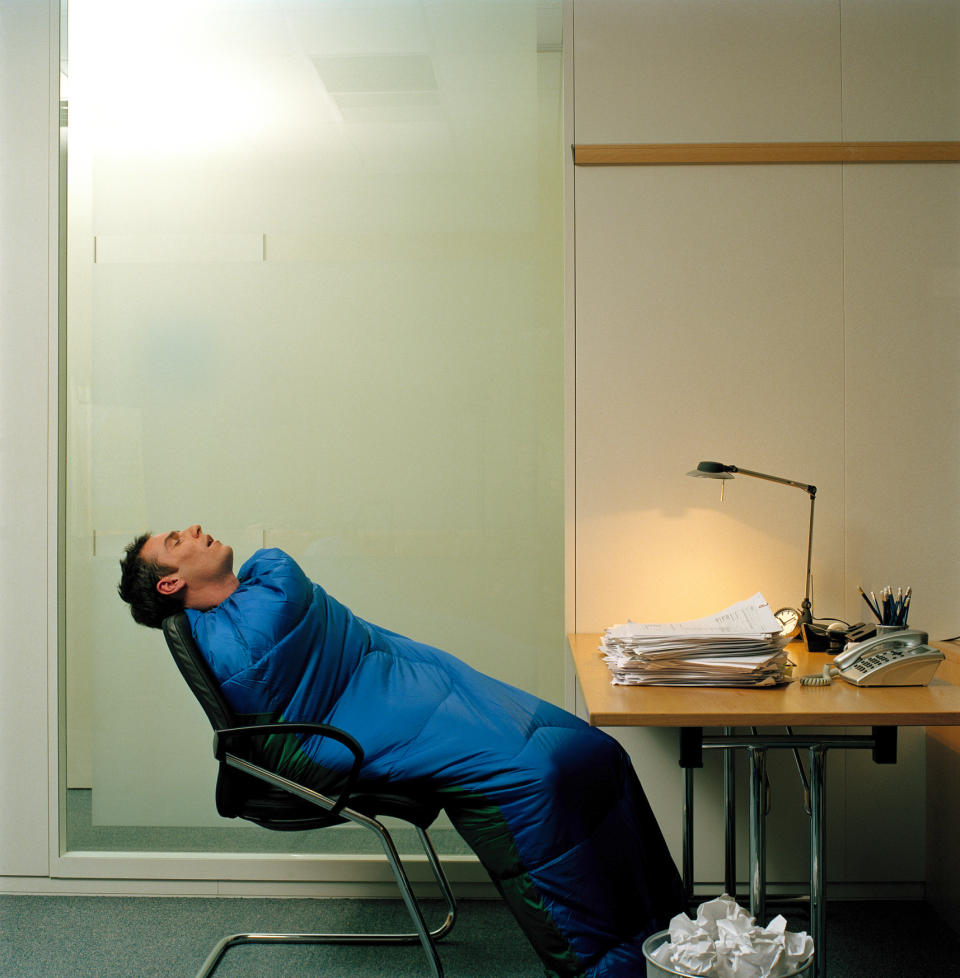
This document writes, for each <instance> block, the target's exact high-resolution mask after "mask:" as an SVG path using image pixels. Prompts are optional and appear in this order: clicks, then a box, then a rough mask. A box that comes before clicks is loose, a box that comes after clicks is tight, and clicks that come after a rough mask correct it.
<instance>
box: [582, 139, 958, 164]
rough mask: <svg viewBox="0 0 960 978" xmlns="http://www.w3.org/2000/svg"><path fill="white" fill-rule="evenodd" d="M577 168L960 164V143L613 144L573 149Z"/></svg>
mask: <svg viewBox="0 0 960 978" xmlns="http://www.w3.org/2000/svg"><path fill="white" fill-rule="evenodd" d="M573 162H574V163H575V164H576V165H577V166H657V165H659V166H663V165H682V164H701V165H702V164H726V163H734V164H736V163H958V162H960V142H926V143H923V142H884V143H844V142H837V143H619V144H618V143H610V144H600V143H597V144H579V145H575V146H574V147H573Z"/></svg>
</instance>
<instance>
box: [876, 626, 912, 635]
mask: <svg viewBox="0 0 960 978" xmlns="http://www.w3.org/2000/svg"><path fill="white" fill-rule="evenodd" d="M906 628H907V626H906V625H877V635H892V634H893V633H894V632H903V631H906Z"/></svg>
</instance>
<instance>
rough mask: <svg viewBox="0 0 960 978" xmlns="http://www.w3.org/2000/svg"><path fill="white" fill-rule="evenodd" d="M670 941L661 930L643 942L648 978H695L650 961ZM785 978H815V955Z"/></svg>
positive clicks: (665, 932)
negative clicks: (662, 945) (652, 954)
mask: <svg viewBox="0 0 960 978" xmlns="http://www.w3.org/2000/svg"><path fill="white" fill-rule="evenodd" d="M669 940H670V931H667V930H661V931H658V932H657V933H656V934H651V935H650V936H649V937H648V938H647V939H646V940H645V941H644V942H643V956H644V957H645V958H646V959H647V978H695V976H691V975H688V974H687V972H685V971H673V970H672V969H671V968H665V967H664V966H663V965H662V964H658V963H657V962H656V961H651V960H650V954H651V952H652V951H654V950H655V949H656V948H658V947H660V945H661V944H666V943H667V941H669ZM783 978H813V955H812V954H811V955H810V957H809V958H807V959H806V961H803V962H801V963H800V964H798V965H797V966H796V967H795V968H794V969H793V970H792V971H788V972H786V973H785V974H784V975H783Z"/></svg>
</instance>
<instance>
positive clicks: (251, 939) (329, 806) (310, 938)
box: [163, 614, 457, 978]
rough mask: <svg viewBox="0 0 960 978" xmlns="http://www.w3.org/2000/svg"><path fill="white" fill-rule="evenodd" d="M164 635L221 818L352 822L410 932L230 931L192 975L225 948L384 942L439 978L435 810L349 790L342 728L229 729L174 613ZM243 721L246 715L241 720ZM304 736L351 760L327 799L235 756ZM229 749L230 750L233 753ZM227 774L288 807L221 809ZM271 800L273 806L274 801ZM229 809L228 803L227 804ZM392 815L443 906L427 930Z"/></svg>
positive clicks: (182, 619)
mask: <svg viewBox="0 0 960 978" xmlns="http://www.w3.org/2000/svg"><path fill="white" fill-rule="evenodd" d="M163 632H164V636H165V637H166V639H167V644H168V645H169V647H170V650H171V653H172V654H173V658H174V661H175V663H176V665H177V667H178V668H179V669H180V672H181V673H182V674H183V676H184V678H185V679H186V680H187V684H188V685H189V686H190V689H191V691H192V692H193V693H194V695H195V696H196V697H197V699H198V700H199V701H200V704H201V706H202V707H203V708H204V712H205V713H206V714H207V718H208V719H209V720H210V723H211V725H212V726H213V728H214V739H213V752H214V756H215V757H216V758H217V760H218V761H219V762H220V780H219V781H218V790H217V801H218V810H220V812H221V814H223V815H227V816H228V817H230V816H232V817H237V816H239V817H241V818H244V817H246V818H248V819H249V820H250V821H253V822H255V823H256V824H259V825H262V826H263V827H265V828H272V829H288V830H289V829H299V828H304V829H308V828H323V827H327V826H330V825H337V824H340V823H341V822H344V821H347V822H352V823H354V824H356V825H361V826H363V827H365V828H367V829H369V830H370V831H372V832H374V833H375V834H376V836H377V838H378V839H379V841H380V844H381V846H382V848H383V852H384V855H385V856H386V858H387V862H388V863H389V864H390V869H391V870H392V872H393V875H394V879H395V880H396V883H397V886H398V888H399V890H400V895H401V897H402V898H403V902H404V905H405V907H406V909H407V912H408V913H409V915H410V919H411V921H412V923H413V927H414V930H413V931H412V932H405V933H366V934H364V933H345V934H336V933H313V934H310V933H303V934H267V933H245V934H231V935H229V936H227V937H224V938H223V939H222V940H220V941H219V942H218V943H217V945H216V946H215V947H214V948H213V950H212V951H211V952H210V953H209V955H208V956H207V958H206V960H205V961H204V963H203V965H202V967H201V968H200V971H199V972H197V978H209V976H210V975H211V974H212V973H213V972H214V970H215V969H216V967H217V965H218V964H219V963H220V961H221V960H222V958H223V956H224V954H226V952H227V951H228V950H229V949H230V948H231V947H235V946H238V945H241V944H388V945H398V944H399V945H403V944H416V943H418V942H419V943H420V945H421V947H422V948H423V951H424V953H425V954H426V956H427V962H428V965H429V967H430V975H431V976H432V978H443V965H442V964H441V961H440V956H439V954H438V953H437V948H436V945H435V943H434V942H435V941H438V940H440V939H441V938H443V937H445V936H446V935H447V934H448V933H449V932H450V931H451V930H452V929H453V925H454V923H455V922H456V918H457V904H456V900H455V898H454V896H453V891H452V890H451V888H450V884H449V881H448V880H447V877H446V874H445V873H444V871H443V867H442V866H441V865H440V860H439V859H438V857H437V854H436V850H435V849H434V847H433V843H432V842H431V841H430V837H429V836H428V834H427V827H428V826H429V823H430V822H432V821H433V818H434V817H435V816H436V813H437V811H438V810H439V806H437V807H434V806H433V805H431V804H430V803H428V802H424V801H423V800H421V799H417V798H416V797H408V796H405V795H403V794H399V793H397V794H376V793H373V792H368V791H366V790H364V789H363V788H360V789H359V790H356V791H355V790H354V789H355V788H356V784H357V779H358V776H359V772H360V766H361V764H362V761H363V750H362V748H361V747H360V745H359V744H358V743H357V742H356V740H354V739H353V738H352V737H351V736H350V735H349V734H347V733H346V732H345V731H343V730H340V729H339V728H337V727H331V726H329V725H328V724H322V723H283V722H281V723H248V724H246V725H244V726H235V725H234V723H235V722H236V720H237V719H241V718H240V717H236V715H235V714H233V713H232V711H231V709H230V706H229V704H227V702H226V699H225V698H224V697H223V694H222V693H221V691H220V688H219V685H218V684H217V683H216V680H215V679H214V678H213V675H212V673H211V672H210V670H209V668H208V667H207V665H206V662H205V661H204V660H203V657H202V654H201V653H200V651H199V649H197V647H196V644H195V643H194V642H193V639H192V635H191V633H190V630H189V624H188V623H187V621H186V616H185V615H183V614H179V615H174V616H172V617H171V618H168V619H167V620H166V621H164V623H163ZM242 719H246V718H242ZM277 733H283V734H291V735H294V734H308V735H312V736H325V737H330V738H331V739H333V740H335V741H337V742H338V743H340V744H342V745H343V746H344V747H345V748H347V749H348V750H349V751H350V753H351V754H352V755H353V764H352V767H351V769H350V771H349V773H348V774H347V775H346V778H345V779H344V781H343V784H342V787H340V791H339V795H338V797H337V798H331V797H329V796H327V795H325V794H322V793H321V792H319V791H316V790H314V789H312V788H308V787H307V786H306V785H302V784H299V783H297V782H296V781H292V780H290V779H289V778H285V777H283V776H282V775H280V774H277V773H276V772H274V771H271V770H269V769H268V768H266V767H263V766H262V765H260V764H258V763H256V762H255V761H254V760H251V759H250V758H249V757H243V756H241V752H240V751H239V750H238V748H237V746H235V745H238V744H242V743H243V742H244V741H251V740H254V739H255V738H259V737H263V736H264V735H267V734H277ZM235 751H237V752H235ZM227 769H230V770H234V771H238V772H241V777H242V776H243V775H246V776H248V777H252V778H255V779H257V780H258V781H260V782H262V783H263V784H265V785H267V786H268V787H269V788H270V789H274V791H276V790H279V791H280V792H281V793H282V795H281V797H283V796H286V795H289V796H290V800H291V805H292V806H294V807H295V810H293V811H292V812H291V813H290V814H289V815H287V813H285V812H283V811H282V810H281V811H278V812H277V813H276V815H274V813H272V812H271V813H270V814H267V815H266V816H263V817H261V816H259V815H250V814H247V815H245V814H244V812H243V805H242V802H241V804H240V806H239V808H238V810H236V811H233V810H230V811H226V810H223V808H222V806H221V796H220V790H221V786H222V785H224V784H225V782H226V781H227V780H228V779H227V778H226V777H225V775H226V772H227ZM302 802H307V803H308V805H309V806H310V807H311V808H312V807H313V806H316V809H317V811H316V816H315V817H311V816H309V815H307V814H305V811H304V806H303V805H302ZM275 803H276V802H275V799H274V804H275ZM228 807H230V806H228ZM383 815H394V816H396V817H398V818H400V819H402V820H404V821H406V822H408V823H409V824H410V825H412V826H413V827H414V828H415V829H416V830H417V835H418V838H419V840H420V845H421V846H422V848H423V852H424V854H425V856H426V859H427V862H428V863H429V865H430V869H431V871H432V873H433V877H434V879H435V880H436V883H437V885H438V887H439V888H440V893H441V895H442V896H443V899H444V901H445V903H446V916H445V917H444V920H443V922H442V923H440V924H439V926H437V927H435V928H434V929H432V930H431V929H430V928H429V927H428V925H427V923H426V920H425V917H424V914H423V911H422V909H421V907H420V904H419V902H418V900H417V898H416V896H415V895H414V892H413V888H412V886H411V884H410V880H409V878H408V876H407V873H406V871H405V869H404V867H403V863H402V861H401V859H400V854H399V853H398V852H397V848H396V845H395V844H394V842H393V839H392V838H391V836H390V833H389V831H388V830H387V828H386V826H385V825H384V824H383V823H382V822H381V821H380V819H379V817H378V816H383Z"/></svg>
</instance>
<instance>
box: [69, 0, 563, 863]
mask: <svg viewBox="0 0 960 978" xmlns="http://www.w3.org/2000/svg"><path fill="white" fill-rule="evenodd" d="M560 20H561V18H560V0H547V2H544V0H517V2H509V3H507V2H504V3H500V2H473V3H468V2H453V0H449V2H419V0H384V2H380V3H374V2H370V3H358V2H356V0H343V2H322V0H316V2H297V3H294V2H286V3H284V2H280V0H277V2H271V0H232V2H231V0H220V2H216V0H179V2H167V3H164V4H160V5H158V4H156V3H149V4H148V3H146V2H140V0H137V2H134V0H72V2H71V4H70V20H69V36H70V43H69V50H70V63H69V69H68V71H69V81H68V86H69V88H68V95H69V106H70V127H69V212H68V227H69V231H68V249H69V258H68V274H69V281H68V296H69V299H68V464H67V478H68V503H67V505H68V518H67V526H68V531H67V532H68V542H67V628H66V634H67V660H66V661H67V681H68V701H69V706H68V709H69V723H68V756H69V782H70V786H71V789H72V790H71V801H70V806H69V807H70V816H71V818H70V821H69V825H70V828H69V829H68V839H67V841H68V848H83V849H100V848H108V849H111V848H119V849H138V850H144V849H165V850H170V849H184V850H186V849H211V850H213V849H223V848H226V849H237V848H246V847H248V846H249V847H256V848H266V847H268V846H270V845H271V843H272V840H271V839H270V836H272V833H263V832H256V833H251V832H250V831H249V829H245V828H237V827H236V823H228V822H225V821H224V820H221V819H220V818H219V817H218V816H217V815H216V812H215V810H214V807H213V784H214V779H215V762H214V761H213V759H212V757H210V756H209V743H210V731H209V728H208V726H207V723H206V720H205V718H204V716H203V714H202V712H201V711H200V709H199V707H198V706H197V705H196V703H195V702H194V701H193V699H192V697H191V695H190V693H189V691H188V690H187V688H186V686H185V685H184V684H183V682H182V680H181V678H180V676H179V674H178V673H177V671H176V669H175V668H174V666H173V664H172V662H171V661H170V659H169V656H168V654H167V652H166V649H165V645H164V642H163V639H162V637H161V635H160V634H159V633H158V632H156V631H152V630H147V629H142V628H139V627H137V626H135V625H134V624H133V623H132V621H131V620H130V618H129V615H128V613H127V610H126V608H125V606H124V605H122V604H121V602H120V601H119V600H118V599H117V597H116V583H117V577H118V568H117V559H118V557H119V555H120V553H121V552H122V548H123V546H124V545H125V543H127V542H128V541H129V540H130V539H132V538H133V537H134V536H135V535H136V534H138V533H140V532H143V531H144V530H147V529H150V530H152V531H154V532H157V531H160V530H166V529H170V528H173V527H181V526H185V525H188V524H190V523H193V522H197V521H199V522H201V523H203V524H204V527H205V528H208V529H209V530H210V531H211V532H213V533H214V534H215V535H216V536H217V537H219V538H220V539H223V540H226V541H228V542H230V543H232V544H233V546H234V548H235V552H236V561H235V566H239V564H240V562H242V561H243V560H245V559H246V557H248V556H249V555H250V554H251V553H252V552H253V551H254V550H255V549H257V548H258V547H261V546H265V545H266V546H279V547H282V548H283V549H285V550H287V551H288V552H289V553H291V554H292V555H293V556H294V557H295V558H296V559H297V560H299V561H300V562H301V564H302V565H303V567H304V569H305V570H306V571H307V573H308V574H309V575H310V576H311V577H312V578H313V579H314V580H317V581H318V582H320V583H322V584H323V586H324V587H326V588H327V589H328V590H330V591H331V592H332V593H333V594H334V595H335V596H336V597H338V598H339V599H340V600H342V601H344V602H345V603H347V604H348V605H350V606H351V607H353V608H354V610H356V611H357V612H358V613H359V614H361V615H363V616H364V617H366V618H370V619H372V620H374V621H377V622H378V623H381V624H383V625H386V626H387V627H390V628H392V629H394V630H396V631H400V632H404V633H406V634H410V635H413V636H414V637H416V638H418V639H421V640H423V641H427V642H430V643H432V644H435V645H439V646H440V647H442V648H446V649H448V650H450V651H451V652H453V653H455V654H456V655H458V656H460V657H461V658H463V659H465V660H467V661H469V662H470V663H471V664H473V665H475V666H477V667H478V668H480V669H482V670H484V671H485V672H489V673H492V674H494V675H496V676H498V677H500V678H502V679H505V680H507V681H508V682H511V683H514V684H516V685H518V686H521V687H523V688H526V689H529V690H531V691H534V692H536V693H538V694H539V695H541V696H544V697H546V698H549V699H553V700H554V701H558V700H559V698H560V694H561V675H562V648H563V645H562V641H563V634H562V631H563V629H562V609H561V601H562V597H561V596H562V580H561V574H562V539H561V537H562V476H563V473H562V431H561V425H562V404H561V399H562V308H561V307H562V282H561V276H562V255H561V251H562V232H561V223H562V216H561V206H562V205H561V200H562V192H561V178H562V176H561V171H562V163H561V161H562V155H561V151H560V120H561V111H560V96H561V92H560V85H561V63H560V58H561V55H560V44H559V35H560ZM184 827H189V828H188V829H186V830H185V829H184ZM344 831H345V832H347V831H350V830H344ZM352 834H353V833H352V832H351V835H350V836H345V838H346V839H347V840H349V841H347V842H345V843H343V845H345V846H346V847H350V846H352V845H354V842H353V841H352V840H351V836H352ZM446 834H448V835H449V838H447V839H445V838H443V835H446ZM330 835H331V834H330V833H329V832H328V833H317V838H316V840H315V841H314V840H312V839H311V840H307V841H306V842H305V845H307V846H320V847H322V848H323V849H330V848H331V847H333V848H334V849H335V848H336V847H337V846H338V845H339V843H337V842H335V841H334V842H331V841H330ZM265 837H266V838H265ZM439 844H440V848H447V849H448V851H449V850H451V849H453V850H457V849H458V848H459V843H458V842H457V840H456V839H455V837H454V834H453V833H452V831H450V832H449V833H443V834H442V835H441V838H440V839H439ZM291 847H292V843H291V840H290V838H289V837H286V836H285V840H283V844H282V846H281V847H280V848H282V849H283V850H285V851H289V850H290V849H291Z"/></svg>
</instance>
